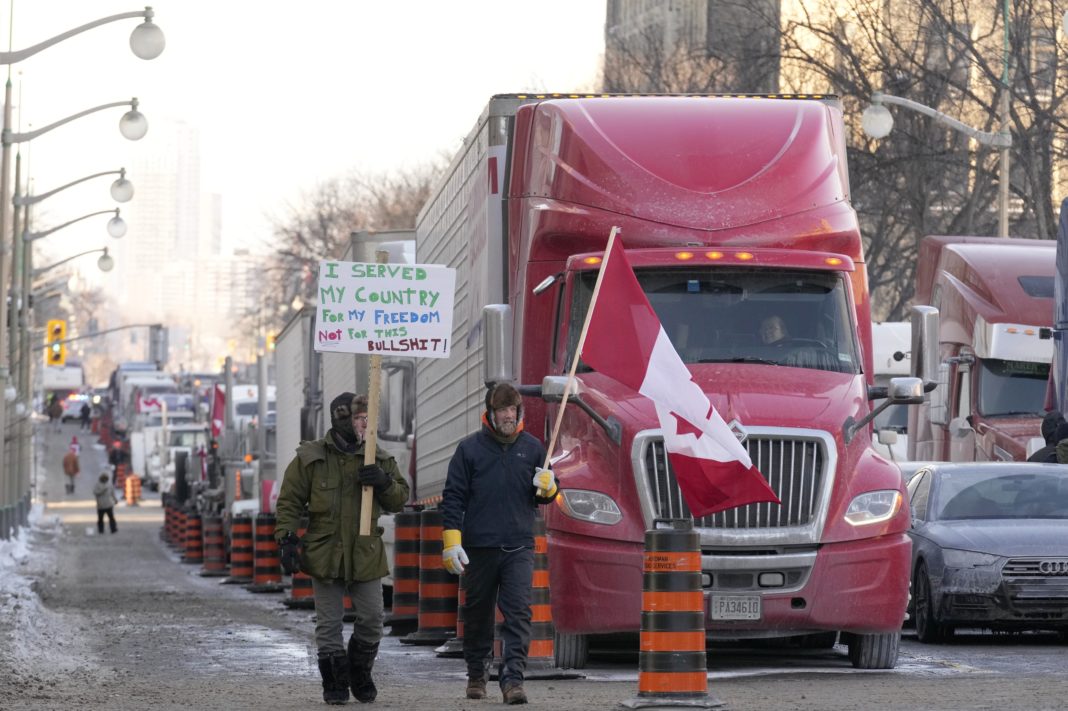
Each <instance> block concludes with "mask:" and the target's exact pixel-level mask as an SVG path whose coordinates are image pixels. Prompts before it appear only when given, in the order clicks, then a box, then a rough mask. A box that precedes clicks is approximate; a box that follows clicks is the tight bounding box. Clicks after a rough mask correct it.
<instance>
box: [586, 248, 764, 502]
mask: <svg viewBox="0 0 1068 711" xmlns="http://www.w3.org/2000/svg"><path fill="white" fill-rule="evenodd" d="M601 268H602V270H603V274H602V276H601V285H600V291H599V294H598V296H597V301H596V303H595V304H594V305H593V313H592V314H591V316H590V324H589V329H588V331H587V333H586V341H585V343H584V344H583V347H582V360H583V361H585V362H586V364H587V365H589V366H591V367H592V368H593V369H594V370H596V371H598V372H600V373H604V374H605V375H607V376H609V377H611V378H614V379H615V380H618V381H619V382H621V383H623V384H624V385H628V386H630V387H631V388H633V389H635V390H637V391H638V392H639V393H641V394H642V395H645V396H646V397H647V398H649V399H650V400H652V401H653V403H654V405H655V406H656V414H657V417H658V418H659V420H660V427H661V429H662V430H663V434H664V448H665V449H666V450H667V453H668V459H669V460H670V462H671V468H672V470H673V471H674V472H675V478H676V480H677V481H678V483H679V489H680V491H681V492H682V497H683V499H684V500H685V501H686V505H687V506H688V507H689V508H690V513H691V514H692V515H693V516H694V517H695V518H698V517H701V516H706V515H708V514H710V513H715V512H717V511H723V510H725V509H730V508H734V507H736V506H744V505H746V504H751V503H755V502H758V501H771V502H774V503H780V502H779V497H778V496H776V495H775V492H774V491H772V490H771V487H770V486H768V483H767V481H765V479H764V476H763V475H762V474H761V473H760V470H759V469H757V468H756V467H754V466H753V462H752V460H751V459H750V458H749V453H748V452H747V451H746V449H745V447H743V446H742V444H741V442H739V441H738V440H737V438H736V437H735V436H734V433H732V432H731V430H730V428H729V427H727V423H725V422H724V421H723V418H722V417H720V415H719V413H718V412H716V409H715V408H714V407H713V406H712V403H711V402H709V400H708V396H707V395H705V393H704V391H702V390H701V388H700V386H698V385H697V383H695V382H693V380H692V379H691V376H690V371H689V369H688V368H687V367H686V364H685V363H684V362H683V361H682V358H681V357H680V356H679V354H678V352H677V351H676V350H675V347H674V346H672V345H671V341H670V340H668V337H667V334H666V333H665V332H664V329H663V327H662V326H661V325H660V319H659V318H658V317H657V315H656V312H655V311H653V307H652V306H650V305H649V300H648V299H647V298H645V292H644V291H642V288H641V286H640V285H639V284H638V279H637V277H635V276H634V270H633V269H631V266H630V262H628V261H627V255H626V252H624V251H623V245H622V244H620V243H619V242H618V241H617V240H613V241H612V244H611V246H610V247H609V251H608V253H606V254H605V260H604V262H603V263H602V267H601Z"/></svg>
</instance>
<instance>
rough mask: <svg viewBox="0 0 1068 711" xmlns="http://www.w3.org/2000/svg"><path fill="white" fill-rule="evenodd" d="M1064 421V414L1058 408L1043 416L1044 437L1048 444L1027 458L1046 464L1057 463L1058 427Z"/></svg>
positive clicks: (1042, 428)
mask: <svg viewBox="0 0 1068 711" xmlns="http://www.w3.org/2000/svg"><path fill="white" fill-rule="evenodd" d="M1063 422H1064V415H1062V414H1061V413H1059V412H1057V411H1056V410H1050V411H1049V412H1047V413H1046V416H1045V417H1043V418H1042V426H1041V430H1042V439H1044V440H1046V446H1045V447H1043V448H1042V449H1039V450H1037V451H1036V452H1035V453H1034V454H1032V455H1031V456H1030V457H1028V458H1027V461H1029V462H1040V463H1046V464H1056V463H1057V427H1059V426H1060V425H1061V424H1062V423H1063Z"/></svg>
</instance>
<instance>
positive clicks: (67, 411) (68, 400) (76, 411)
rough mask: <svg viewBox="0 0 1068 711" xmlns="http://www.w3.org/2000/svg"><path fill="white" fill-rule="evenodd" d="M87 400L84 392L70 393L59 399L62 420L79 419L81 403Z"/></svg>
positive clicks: (87, 397)
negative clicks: (61, 408) (61, 407)
mask: <svg viewBox="0 0 1068 711" xmlns="http://www.w3.org/2000/svg"><path fill="white" fill-rule="evenodd" d="M87 402H89V396H88V395H86V394H85V393H71V394H70V395H68V396H67V397H65V398H64V399H62V400H60V404H62V405H63V415H62V416H61V419H62V420H63V422H67V421H68V420H77V419H79V418H80V417H81V416H82V405H84V404H85V403H87Z"/></svg>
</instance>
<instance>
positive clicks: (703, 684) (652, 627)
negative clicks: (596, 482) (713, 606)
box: [622, 519, 723, 708]
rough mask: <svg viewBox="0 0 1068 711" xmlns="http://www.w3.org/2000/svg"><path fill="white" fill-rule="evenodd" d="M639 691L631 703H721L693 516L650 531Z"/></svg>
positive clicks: (700, 705) (656, 525)
mask: <svg viewBox="0 0 1068 711" xmlns="http://www.w3.org/2000/svg"><path fill="white" fill-rule="evenodd" d="M642 569H643V573H642V618H641V632H640V643H639V647H640V651H639V654H638V696H637V698H633V699H630V700H628V701H624V702H622V705H623V706H626V707H628V708H650V707H655V708H660V707H665V706H681V707H686V708H717V707H719V706H722V705H723V702H722V701H719V700H718V699H716V698H714V697H712V696H710V695H709V694H708V667H707V660H706V656H705V615H704V593H703V592H702V591H701V543H700V537H699V536H698V534H697V532H696V531H695V530H694V529H693V522H692V521H691V520H689V519H672V520H666V521H665V520H657V521H654V523H653V528H652V529H651V530H648V531H646V532H645V553H644V561H643V566H642Z"/></svg>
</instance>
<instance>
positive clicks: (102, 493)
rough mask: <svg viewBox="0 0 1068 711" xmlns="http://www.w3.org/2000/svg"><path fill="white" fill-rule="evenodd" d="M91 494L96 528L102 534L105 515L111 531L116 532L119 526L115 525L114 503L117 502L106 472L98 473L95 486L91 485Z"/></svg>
mask: <svg viewBox="0 0 1068 711" xmlns="http://www.w3.org/2000/svg"><path fill="white" fill-rule="evenodd" d="M93 496H95V497H96V530H97V531H98V532H99V533H100V534H101V535H103V533H104V517H105V516H107V517H108V526H109V528H110V529H111V532H112V533H115V532H117V531H118V530H119V527H118V526H116V525H115V504H117V503H118V502H117V501H116V500H115V488H114V487H113V486H111V482H109V481H108V475H107V474H101V475H100V479H99V480H97V482H96V486H94V487H93Z"/></svg>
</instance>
